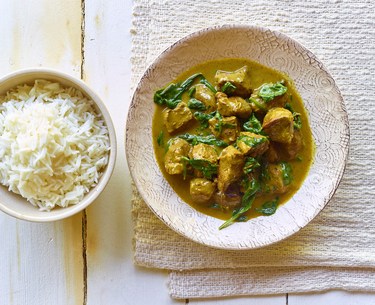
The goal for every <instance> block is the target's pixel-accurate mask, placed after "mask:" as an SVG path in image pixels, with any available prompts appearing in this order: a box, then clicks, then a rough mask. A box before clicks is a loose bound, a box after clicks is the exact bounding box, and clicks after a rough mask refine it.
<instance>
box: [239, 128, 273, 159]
mask: <svg viewBox="0 0 375 305" xmlns="http://www.w3.org/2000/svg"><path fill="white" fill-rule="evenodd" d="M236 143H237V147H238V149H239V151H240V152H242V153H243V154H244V155H246V156H250V157H258V156H261V155H263V154H264V153H265V152H266V151H267V150H268V146H269V141H268V139H267V137H265V136H262V135H258V134H255V133H252V132H247V131H243V132H240V135H239V137H238V138H237V142H236Z"/></svg>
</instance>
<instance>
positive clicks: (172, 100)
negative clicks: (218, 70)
mask: <svg viewBox="0 0 375 305" xmlns="http://www.w3.org/2000/svg"><path fill="white" fill-rule="evenodd" d="M201 77H203V75H202V73H197V74H193V75H192V76H190V77H188V78H187V79H186V80H185V81H183V82H182V83H181V84H179V83H177V84H175V83H171V84H169V85H168V86H167V87H165V88H163V89H160V90H157V91H156V92H155V94H154V102H155V103H156V104H158V105H166V106H167V107H168V108H171V109H174V108H176V106H177V105H178V103H179V102H180V101H181V96H182V94H183V93H184V92H185V91H187V90H188V89H189V88H190V86H191V85H192V84H193V82H194V81H195V79H197V78H201Z"/></svg>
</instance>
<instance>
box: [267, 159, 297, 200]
mask: <svg viewBox="0 0 375 305" xmlns="http://www.w3.org/2000/svg"><path fill="white" fill-rule="evenodd" d="M287 166H288V165H287V163H285V162H282V163H269V164H267V165H266V167H265V168H264V169H263V171H264V172H263V175H262V177H263V178H262V179H263V180H262V182H263V191H264V192H266V193H274V194H284V193H286V192H287V191H288V189H289V187H290V183H291V180H290V179H291V173H289V172H288V171H289V170H290V167H289V168H287Z"/></svg>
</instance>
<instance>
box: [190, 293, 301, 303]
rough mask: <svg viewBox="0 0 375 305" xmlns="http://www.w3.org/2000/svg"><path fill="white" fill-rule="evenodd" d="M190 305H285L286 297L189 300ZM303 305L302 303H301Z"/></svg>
mask: <svg viewBox="0 0 375 305" xmlns="http://www.w3.org/2000/svg"><path fill="white" fill-rule="evenodd" d="M189 304H192V305H210V304H215V305H238V304H246V305H273V304H275V305H285V304H286V296H284V295H282V296H259V297H234V298H226V299H208V300H189ZM301 304H303V303H301Z"/></svg>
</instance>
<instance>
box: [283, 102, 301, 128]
mask: <svg viewBox="0 0 375 305" xmlns="http://www.w3.org/2000/svg"><path fill="white" fill-rule="evenodd" d="M285 109H288V110H289V111H290V112H291V113H292V114H293V125H294V128H295V129H297V130H300V129H301V128H302V121H301V114H300V113H298V112H295V111H294V109H293V107H292V105H291V104H289V103H287V104H286V105H285Z"/></svg>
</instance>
